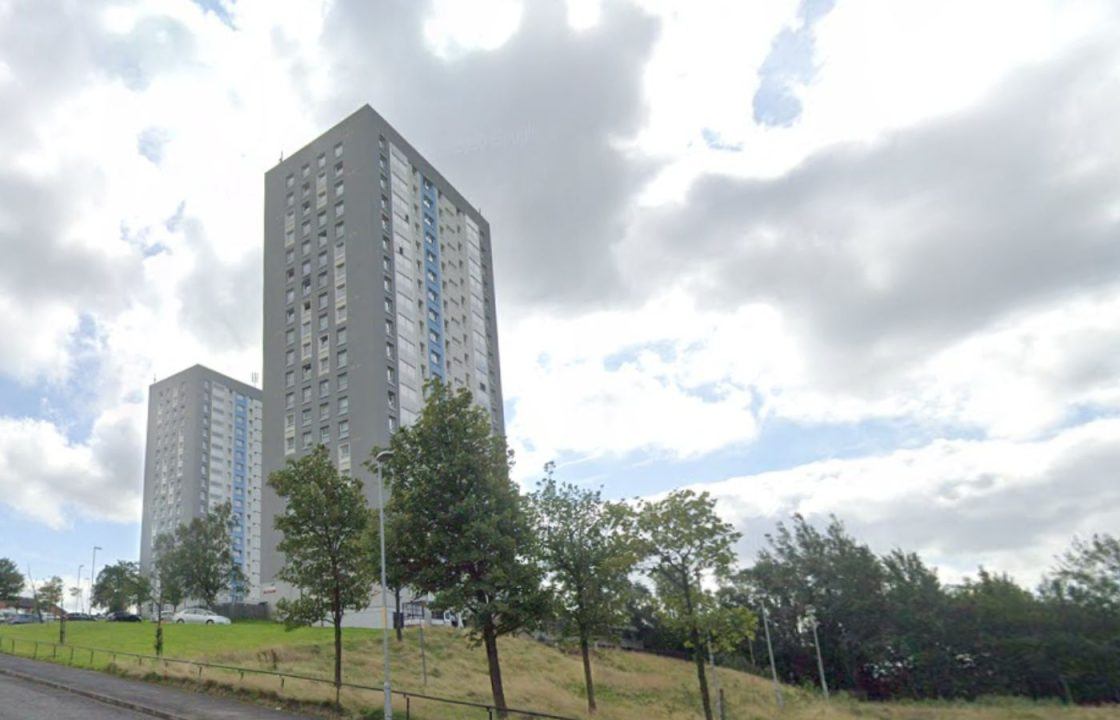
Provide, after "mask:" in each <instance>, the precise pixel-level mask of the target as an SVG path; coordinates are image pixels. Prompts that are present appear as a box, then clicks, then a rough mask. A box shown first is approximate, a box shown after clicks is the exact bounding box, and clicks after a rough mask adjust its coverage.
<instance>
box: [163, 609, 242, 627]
mask: <svg viewBox="0 0 1120 720" xmlns="http://www.w3.org/2000/svg"><path fill="white" fill-rule="evenodd" d="M171 619H172V620H173V621H175V622H177V623H196V624H200V625H229V618H228V617H226V616H225V615H219V614H217V613H214V612H210V611H209V610H207V609H206V608H183V609H182V610H180V611H179V612H177V613H175V614H174V615H172V616H171Z"/></svg>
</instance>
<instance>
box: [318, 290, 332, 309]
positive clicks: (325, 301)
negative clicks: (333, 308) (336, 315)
mask: <svg viewBox="0 0 1120 720" xmlns="http://www.w3.org/2000/svg"><path fill="white" fill-rule="evenodd" d="M327 305H330V298H328V297H327V294H326V293H319V309H320V310H323V309H325V308H326V307H327Z"/></svg>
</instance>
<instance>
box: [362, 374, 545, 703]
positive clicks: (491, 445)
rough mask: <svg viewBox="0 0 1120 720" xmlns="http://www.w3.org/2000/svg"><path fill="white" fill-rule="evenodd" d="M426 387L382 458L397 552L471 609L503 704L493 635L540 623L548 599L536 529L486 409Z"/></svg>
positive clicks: (426, 583) (405, 567) (411, 575)
mask: <svg viewBox="0 0 1120 720" xmlns="http://www.w3.org/2000/svg"><path fill="white" fill-rule="evenodd" d="M426 393H427V402H426V403H425V406H424V409H423V411H422V413H421V415H420V417H419V419H418V420H417V421H416V423H415V424H413V425H411V426H410V427H405V428H401V429H400V430H398V431H397V432H396V433H395V434H394V435H393V437H392V440H391V444H390V450H391V451H392V453H393V454H392V456H391V457H390V458H388V460H387V461H386V462H385V463H384V465H383V467H382V470H383V472H384V477H385V481H386V482H387V484H388V486H389V489H390V495H389V501H388V504H387V506H386V510H387V518H386V523H387V525H388V526H389V528H390V529H391V533H392V536H393V537H394V538H395V539H396V542H395V545H396V546H397V550H396V552H395V553H394V556H395V557H396V558H398V560H399V562H400V567H401V573H402V580H403V582H405V583H406V584H407V585H409V586H411V587H413V588H416V589H417V590H419V591H420V592H423V593H431V594H433V595H434V596H435V603H436V604H437V605H439V606H441V607H447V608H455V609H457V610H459V611H460V612H462V613H463V615H464V616H465V617H466V619H467V621H468V622H469V623H470V629H471V631H472V636H473V637H474V638H475V639H476V640H481V642H482V643H483V644H484V645H485V646H486V651H487V658H488V661H489V667H490V672H491V674H490V680H491V690H492V692H493V694H494V703H495V704H496V705H497V706H498V707H505V695H504V691H503V689H502V684H501V669H500V664H499V659H498V646H497V638H498V636H500V635H504V634H508V633H512V632H516V631H518V630H521V629H522V628H525V627H528V626H530V625H533V624H536V623H537V622H538V619H539V618H540V617H541V616H542V614H543V612H544V608H545V606H546V603H547V597H546V596H545V595H544V594H543V593H542V591H541V589H540V570H539V567H538V565H537V563H536V562H535V556H536V553H537V546H536V542H535V538H534V534H533V528H532V525H531V523H530V520H529V516H528V513H527V512H526V503H525V501H524V499H523V498H522V497H521V495H520V493H519V492H518V490H517V487H516V486H515V485H514V483H513V482H512V481H511V480H510V477H509V470H510V464H511V462H512V454H511V453H510V452H509V451H508V449H507V448H506V443H505V439H504V438H503V437H501V436H498V435H496V434H494V433H493V432H492V431H491V427H490V417H489V415H488V414H487V413H486V411H485V410H483V409H482V408H480V407H478V406H477V405H475V404H474V403H473V402H472V401H471V396H470V393H468V392H467V391H466V390H460V391H459V392H457V393H451V392H450V391H449V390H448V389H447V388H446V387H444V385H443V384H442V383H440V382H439V381H438V380H437V381H432V382H430V383H429V384H428V385H427V386H426ZM376 454H377V449H375V450H374V453H373V456H372V457H376ZM372 457H371V460H370V461H369V462H368V463H367V466H368V467H370V469H371V471H375V470H376V468H375V467H374V462H375V461H374V460H373V459H372Z"/></svg>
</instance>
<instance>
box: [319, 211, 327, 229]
mask: <svg viewBox="0 0 1120 720" xmlns="http://www.w3.org/2000/svg"><path fill="white" fill-rule="evenodd" d="M326 225H327V211H326V210H320V211H319V221H318V227H326Z"/></svg>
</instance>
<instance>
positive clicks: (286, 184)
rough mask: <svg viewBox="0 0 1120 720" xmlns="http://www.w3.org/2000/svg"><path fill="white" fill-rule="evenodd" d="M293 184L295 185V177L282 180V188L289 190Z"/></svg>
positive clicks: (291, 176)
mask: <svg viewBox="0 0 1120 720" xmlns="http://www.w3.org/2000/svg"><path fill="white" fill-rule="evenodd" d="M295 184H296V179H295V176H293V175H289V176H288V177H286V178H284V187H289V188H290V187H292V186H293V185H295Z"/></svg>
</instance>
